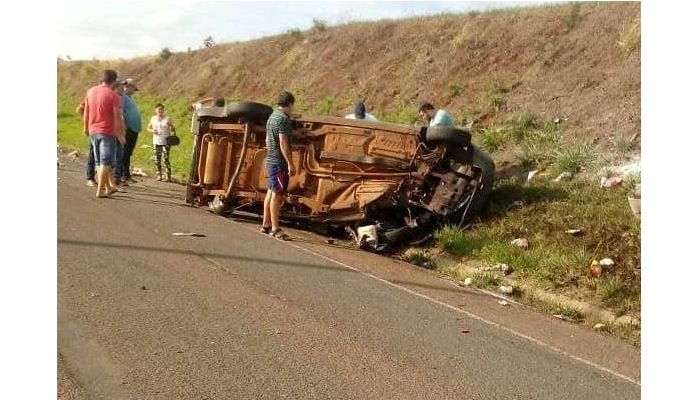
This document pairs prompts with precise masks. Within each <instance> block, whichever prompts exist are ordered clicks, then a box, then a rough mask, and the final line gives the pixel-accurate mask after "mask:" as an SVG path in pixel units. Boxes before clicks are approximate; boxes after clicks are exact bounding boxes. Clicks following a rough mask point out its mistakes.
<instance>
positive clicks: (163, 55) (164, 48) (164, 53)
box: [160, 47, 173, 61]
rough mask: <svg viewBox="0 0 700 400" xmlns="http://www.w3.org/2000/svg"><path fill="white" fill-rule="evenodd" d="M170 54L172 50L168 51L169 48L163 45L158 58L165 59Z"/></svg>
mask: <svg viewBox="0 0 700 400" xmlns="http://www.w3.org/2000/svg"><path fill="white" fill-rule="evenodd" d="M172 55H173V52H172V51H170V49H169V48H167V47H163V49H162V50H161V51H160V59H161V60H163V61H165V60H167V59H168V58H170V56H172Z"/></svg>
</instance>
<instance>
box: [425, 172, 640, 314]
mask: <svg viewBox="0 0 700 400" xmlns="http://www.w3.org/2000/svg"><path fill="white" fill-rule="evenodd" d="M572 228H581V229H583V231H584V235H583V236H579V237H574V236H571V235H569V234H567V233H566V230H567V229H572ZM520 237H525V238H527V239H528V240H529V242H530V247H529V248H528V249H527V250H522V249H520V248H517V247H515V246H513V245H512V244H511V243H510V242H511V241H512V240H513V239H516V238H520ZM435 238H436V242H437V246H438V247H439V248H440V249H442V250H444V251H445V252H447V253H448V254H450V255H451V256H453V257H455V258H456V259H458V260H461V259H465V258H467V259H471V260H479V261H481V262H484V263H486V264H495V263H505V264H508V265H510V266H512V267H513V268H514V270H515V273H516V274H515V276H516V277H517V279H518V280H522V281H523V282H526V283H527V284H528V285H530V286H534V287H539V288H541V289H544V290H548V291H550V292H553V293H559V294H564V295H570V296H574V297H581V298H585V299H587V300H590V301H591V302H592V303H593V304H596V305H599V306H601V307H605V308H608V309H611V310H614V311H615V312H627V313H633V314H634V313H639V312H640V309H641V303H640V293H641V285H640V281H639V280H638V278H636V276H635V275H634V272H633V270H634V268H636V267H638V266H639V265H640V263H641V227H640V222H639V220H637V219H635V218H634V216H633V214H632V212H631V211H630V209H629V206H628V204H627V190H625V189H624V188H622V187H614V188H610V189H607V190H601V189H600V188H599V187H598V185H597V184H596V183H595V182H592V181H572V182H560V183H557V184H554V183H550V182H549V181H546V182H537V181H533V182H531V183H530V184H529V185H528V186H523V185H521V184H519V183H517V182H516V181H515V180H501V181H497V183H496V185H495V187H494V191H493V195H492V202H491V207H490V213H489V214H487V215H486V216H484V217H483V218H482V221H481V223H480V224H479V226H475V227H470V228H468V229H464V230H460V229H457V228H456V227H454V226H446V227H444V228H442V229H441V230H439V231H437V232H436V234H435ZM605 257H610V258H612V259H613V260H614V261H615V266H614V268H613V269H612V270H611V271H609V272H608V273H607V274H606V275H605V276H604V277H603V278H601V279H593V278H590V277H588V268H589V265H590V262H591V261H592V260H593V259H598V260H599V259H601V258H605Z"/></svg>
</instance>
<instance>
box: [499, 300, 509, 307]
mask: <svg viewBox="0 0 700 400" xmlns="http://www.w3.org/2000/svg"><path fill="white" fill-rule="evenodd" d="M498 304H500V305H502V306H509V305H510V303H509V302H507V301H505V300H499V301H498Z"/></svg>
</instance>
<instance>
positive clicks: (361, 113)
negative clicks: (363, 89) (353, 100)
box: [355, 101, 365, 119]
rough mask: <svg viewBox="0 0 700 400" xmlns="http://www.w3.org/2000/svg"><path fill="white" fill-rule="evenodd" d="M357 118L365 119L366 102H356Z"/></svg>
mask: <svg viewBox="0 0 700 400" xmlns="http://www.w3.org/2000/svg"><path fill="white" fill-rule="evenodd" d="M355 119H365V103H363V102H361V101H359V102H357V104H355Z"/></svg>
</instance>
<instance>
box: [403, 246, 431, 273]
mask: <svg viewBox="0 0 700 400" xmlns="http://www.w3.org/2000/svg"><path fill="white" fill-rule="evenodd" d="M406 259H407V260H408V262H409V263H411V264H413V265H417V266H419V267H422V268H428V269H435V263H434V262H433V260H432V259H431V258H430V256H428V255H427V254H426V253H425V252H424V251H421V250H413V251H410V252H409V253H408V254H407V255H406Z"/></svg>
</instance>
